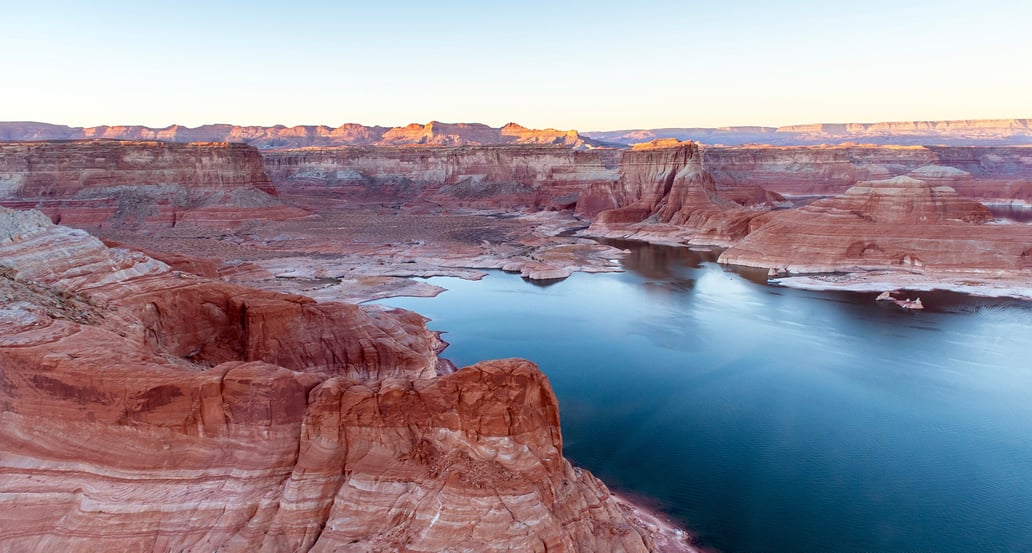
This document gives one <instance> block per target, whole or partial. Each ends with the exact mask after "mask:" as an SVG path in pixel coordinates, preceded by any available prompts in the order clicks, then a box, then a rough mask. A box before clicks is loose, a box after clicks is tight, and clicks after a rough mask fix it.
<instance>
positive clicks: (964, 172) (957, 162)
mask: <svg viewBox="0 0 1032 553" xmlns="http://www.w3.org/2000/svg"><path fill="white" fill-rule="evenodd" d="M701 151H702V159H703V168H704V169H705V170H706V171H708V172H709V173H710V174H712V175H713V178H714V180H715V181H716V182H717V186H718V187H720V188H722V189H730V190H734V189H738V188H740V187H742V186H762V187H764V188H766V189H769V190H771V191H774V192H777V193H780V194H783V195H786V196H831V195H837V194H841V193H843V192H845V191H846V189H848V188H849V187H851V186H853V185H854V184H856V183H857V182H861V181H869V180H882V179H887V178H891V177H896V176H900V175H906V174H908V173H910V172H912V171H920V172H919V173H918V174H917V175H916V178H919V179H924V180H927V181H928V182H938V183H942V184H947V185H949V186H952V187H954V188H955V189H956V190H957V192H958V193H959V194H960V195H962V196H965V197H969V198H977V199H980V200H984V201H996V202H1012V201H1018V202H1027V203H1032V147H1022V146H1011V147H1007V146H993V147H953V146H902V147H901V146H870V145H845V146H819V147H771V146H741V147H721V146H705V147H703V148H702V149H701Z"/></svg>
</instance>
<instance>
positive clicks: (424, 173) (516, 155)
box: [263, 145, 619, 209]
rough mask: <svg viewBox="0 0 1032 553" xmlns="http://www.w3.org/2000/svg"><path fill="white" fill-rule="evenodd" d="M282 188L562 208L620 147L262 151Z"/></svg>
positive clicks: (611, 172)
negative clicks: (605, 148) (582, 149)
mask: <svg viewBox="0 0 1032 553" xmlns="http://www.w3.org/2000/svg"><path fill="white" fill-rule="evenodd" d="M263 157H264V159H265V167H266V170H267V171H268V174H269V176H270V177H271V178H272V179H273V181H274V182H275V183H276V186H277V187H279V188H281V189H282V190H284V191H285V192H299V193H305V194H327V193H329V194H333V195H336V196H339V197H345V198H352V199H355V200H357V201H388V202H412V201H427V202H433V203H435V204H441V205H447V206H452V207H490V208H507V209H520V208H523V209H564V208H571V207H573V205H574V204H575V203H576V202H577V198H578V195H579V193H580V191H581V190H582V189H583V188H584V187H585V186H588V185H590V184H592V183H599V182H612V181H614V180H615V179H616V170H615V168H616V162H617V160H618V158H619V151H577V150H573V149H571V148H568V147H563V146H535V145H526V146H466V147H454V148H453V147H437V148H430V147H427V148H384V147H378V148H368V147H350V148H322V149H303V150H288V151H281V152H267V153H265V154H264V155H263Z"/></svg>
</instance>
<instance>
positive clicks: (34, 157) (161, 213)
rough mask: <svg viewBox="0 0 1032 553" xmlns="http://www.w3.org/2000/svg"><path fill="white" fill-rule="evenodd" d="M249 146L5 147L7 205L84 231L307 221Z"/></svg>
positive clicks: (1, 176) (1, 188)
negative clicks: (283, 197)
mask: <svg viewBox="0 0 1032 553" xmlns="http://www.w3.org/2000/svg"><path fill="white" fill-rule="evenodd" d="M275 194H276V190H275V188H274V187H273V186H272V183H271V182H270V180H269V178H268V177H267V176H266V174H265V169H264V166H263V165H262V159H261V156H260V154H259V153H258V151H257V150H255V149H254V148H251V147H249V146H245V145H243V144H224V143H190V144H175V143H168V142H123V141H113V140H84V141H58V142H8V143H2V142H0V204H2V205H7V206H11V207H36V208H38V209H41V210H43V211H44V212H46V213H47V214H48V215H50V216H51V218H52V219H54V220H55V221H60V222H63V223H66V224H72V225H78V226H102V225H109V224H119V225H139V224H148V225H164V226H174V225H176V224H179V223H182V222H196V223H208V224H215V225H219V226H223V225H232V223H233V222H234V221H239V220H241V219H248V218H253V217H265V218H272V219H281V218H285V217H286V218H289V217H298V216H303V215H305V213H304V212H302V211H300V210H296V209H289V208H285V207H284V206H283V204H282V203H281V202H279V201H278V200H277V199H276V198H275Z"/></svg>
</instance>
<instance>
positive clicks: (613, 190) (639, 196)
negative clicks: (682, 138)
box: [577, 140, 769, 245]
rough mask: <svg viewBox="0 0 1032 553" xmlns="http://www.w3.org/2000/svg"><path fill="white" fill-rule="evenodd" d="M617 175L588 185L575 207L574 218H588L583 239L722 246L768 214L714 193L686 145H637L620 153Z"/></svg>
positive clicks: (709, 179)
mask: <svg viewBox="0 0 1032 553" xmlns="http://www.w3.org/2000/svg"><path fill="white" fill-rule="evenodd" d="M619 171H620V174H619V179H618V180H617V181H616V182H600V183H593V184H591V185H590V186H588V187H587V188H586V189H585V191H584V192H583V193H582V194H581V198H580V200H579V201H578V202H577V213H578V214H581V215H583V216H586V217H594V220H593V222H592V225H591V227H590V228H589V229H588V231H587V234H589V235H593V236H604V237H610V238H634V239H643V240H650V241H675V242H687V243H695V244H708V245H722V244H723V245H726V244H729V243H731V242H734V241H735V240H738V239H740V238H741V237H743V236H745V234H746V232H747V231H748V223H749V220H750V219H752V218H753V217H755V216H756V215H758V214H759V213H761V212H763V211H764V210H766V209H769V205H764V204H759V205H753V206H751V207H750V208H743V206H742V205H740V204H739V203H737V202H735V201H733V200H732V199H730V197H729V196H727V195H725V194H723V193H722V192H721V191H720V190H718V189H717V186H716V183H715V182H714V180H713V178H712V177H711V176H710V175H709V173H708V172H706V171H705V170H704V169H703V165H702V161H701V159H700V156H699V148H698V146H697V145H696V144H694V143H691V142H687V143H682V142H679V141H676V140H674V141H657V142H653V143H649V144H644V145H639V146H637V147H635V148H634V149H633V150H631V151H629V152H625V153H624V154H623V156H622V157H621V159H620V169H619Z"/></svg>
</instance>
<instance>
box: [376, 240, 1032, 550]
mask: <svg viewBox="0 0 1032 553" xmlns="http://www.w3.org/2000/svg"><path fill="white" fill-rule="evenodd" d="M628 246H629V247H630V248H631V249H632V253H631V254H630V255H629V256H628V257H627V258H626V259H625V260H624V264H625V267H626V269H627V272H625V273H622V274H605V275H587V274H575V275H574V276H573V277H571V278H569V279H567V280H564V281H562V282H559V283H555V284H552V285H550V286H544V287H541V286H534V285H531V284H529V283H527V282H525V281H523V280H522V279H521V278H519V277H518V276H516V275H511V274H505V273H501V272H493V273H491V274H490V275H489V276H488V277H486V278H485V279H484V280H482V281H480V282H469V281H463V280H459V279H451V278H433V279H429V281H430V282H432V283H435V284H439V285H442V286H444V287H446V288H448V289H449V291H448V292H445V293H443V294H441V295H440V296H438V297H437V298H393V299H390V300H385V301H382V302H379V303H386V304H389V305H394V306H399V307H405V308H407V309H412V310H415V311H418V312H420V313H423V314H425V315H427V316H428V317H431V318H432V319H433V321H432V322H431V323H430V326H431V327H432V328H434V329H438V330H445V331H447V333H446V334H445V335H444V338H445V339H446V340H447V341H449V342H450V343H451V346H450V347H449V348H448V349H447V350H446V351H445V352H444V354H443V355H444V356H445V357H448V358H450V359H452V360H453V361H454V362H455V363H456V365H458V366H463V365H467V364H470V363H473V362H476V361H479V360H483V359H491V358H499V357H525V358H528V359H531V360H533V361H535V362H537V363H538V364H539V365H540V367H541V369H542V370H543V371H544V372H545V373H546V374H547V375H548V376H549V379H550V380H551V382H552V385H553V387H554V388H555V391H556V394H557V396H558V398H559V402H560V409H561V417H562V427H563V435H564V443H565V454H566V456H567V457H568V458H570V459H571V460H572V461H573V462H574V463H575V464H577V465H580V466H584V467H586V468H588V469H590V470H591V471H592V472H594V473H595V474H596V475H597V476H599V477H601V478H602V479H603V480H604V481H606V482H607V483H608V484H609V485H610V486H611V487H612V488H614V489H615V490H619V491H627V492H630V493H633V494H636V495H639V496H644V497H648V498H651V500H652V501H654V502H655V503H654V504H655V505H656V506H657V507H658V508H660V509H661V510H662V511H664V512H666V513H667V514H669V515H670V516H671V517H673V518H675V519H676V520H678V521H680V522H681V523H682V524H684V525H685V526H686V527H688V528H691V529H692V530H694V531H695V532H696V533H697V534H698V535H699V537H700V539H701V542H702V543H703V544H704V545H707V546H710V547H713V548H716V549H718V550H721V551H725V552H728V553H730V552H761V551H791V552H818V551H824V552H828V551H853V552H859V551H878V552H889V551H899V552H904V551H925V552H931V551H940V552H942V551H980V552H986V551H1032V361H1030V352H1032V305H1030V304H1029V303H1025V302H1019V301H1011V300H993V299H978V298H972V297H968V296H963V295H960V294H953V293H947V292H934V293H928V292H921V293H920V295H921V298H922V300H923V301H924V303H925V305H926V306H927V309H925V310H924V311H920V312H909V311H904V310H902V309H900V308H898V307H896V306H895V305H886V303H885V302H875V301H874V297H875V294H856V293H844V292H814V291H804V290H792V289H786V288H779V287H773V286H768V285H766V284H765V280H766V279H765V275H764V274H759V273H756V274H754V273H751V272H745V273H740V272H734V271H731V270H729V269H727V268H724V267H721V266H719V265H717V264H715V263H714V261H715V258H716V253H709V252H693V251H689V250H687V249H683V248H668V247H660V246H648V245H628Z"/></svg>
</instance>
